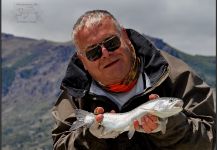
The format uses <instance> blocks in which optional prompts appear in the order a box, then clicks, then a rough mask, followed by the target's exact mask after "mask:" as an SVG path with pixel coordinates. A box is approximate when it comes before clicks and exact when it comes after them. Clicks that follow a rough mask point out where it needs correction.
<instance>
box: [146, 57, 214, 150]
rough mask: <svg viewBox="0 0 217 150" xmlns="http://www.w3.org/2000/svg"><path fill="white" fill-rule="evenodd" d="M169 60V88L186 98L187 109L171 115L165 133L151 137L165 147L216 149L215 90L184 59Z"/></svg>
mask: <svg viewBox="0 0 217 150" xmlns="http://www.w3.org/2000/svg"><path fill="white" fill-rule="evenodd" d="M168 57H172V56H168ZM168 59H169V61H170V60H171V59H172V60H173V63H172V65H171V67H170V68H171V73H170V77H169V78H170V80H171V82H172V86H173V87H172V88H171V89H170V90H171V92H172V96H174V97H179V98H181V99H183V101H184V111H183V112H181V113H179V114H178V115H176V116H172V117H169V118H168V123H167V131H166V134H164V135H163V134H161V133H155V134H151V135H150V138H151V139H152V141H153V142H154V143H155V144H156V145H158V146H159V147H161V148H162V149H163V148H165V149H167V148H169V149H171V148H172V149H176V150H185V149H186V150H190V149H191V150H198V149H201V150H211V149H214V147H215V141H216V129H215V127H216V122H215V117H216V114H215V111H214V100H213V91H212V89H211V88H210V87H209V86H208V85H207V84H206V83H205V82H203V81H202V80H201V79H200V78H199V77H198V76H197V75H196V74H195V73H194V72H193V71H191V69H190V68H189V67H188V66H187V65H186V64H185V63H184V62H182V61H181V60H174V58H168ZM175 66H179V67H175ZM173 68H176V69H173Z"/></svg>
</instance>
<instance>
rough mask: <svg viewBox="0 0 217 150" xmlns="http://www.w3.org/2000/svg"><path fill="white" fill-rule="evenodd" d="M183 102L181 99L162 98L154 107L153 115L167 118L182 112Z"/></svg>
mask: <svg viewBox="0 0 217 150" xmlns="http://www.w3.org/2000/svg"><path fill="white" fill-rule="evenodd" d="M182 107H183V101H182V100H181V99H179V98H173V97H164V98H160V99H159V100H158V101H157V102H156V104H155V105H154V107H153V114H154V115H156V116H158V117H160V118H166V117H169V116H172V115H175V114H177V113H179V112H180V111H182V109H183V108H182Z"/></svg>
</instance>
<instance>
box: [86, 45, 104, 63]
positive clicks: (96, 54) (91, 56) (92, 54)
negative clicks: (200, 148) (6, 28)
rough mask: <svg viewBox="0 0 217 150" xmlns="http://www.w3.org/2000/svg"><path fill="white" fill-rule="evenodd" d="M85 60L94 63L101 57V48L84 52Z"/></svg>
mask: <svg viewBox="0 0 217 150" xmlns="http://www.w3.org/2000/svg"><path fill="white" fill-rule="evenodd" d="M86 56H87V59H88V60H90V61H95V60H97V59H99V58H100V57H101V56H102V50H101V46H99V45H98V46H97V47H94V48H93V49H91V50H89V51H87V52H86Z"/></svg>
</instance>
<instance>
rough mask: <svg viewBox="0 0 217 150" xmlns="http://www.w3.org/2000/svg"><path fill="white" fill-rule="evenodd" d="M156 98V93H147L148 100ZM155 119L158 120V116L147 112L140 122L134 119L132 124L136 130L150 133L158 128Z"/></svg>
mask: <svg viewBox="0 0 217 150" xmlns="http://www.w3.org/2000/svg"><path fill="white" fill-rule="evenodd" d="M157 98H159V96H158V95H157V94H151V95H149V100H155V99H157ZM157 121H158V117H156V116H153V115H151V114H148V115H145V116H143V117H142V118H141V120H140V122H139V121H138V120H134V122H133V125H134V128H135V129H136V131H139V132H145V133H151V132H152V131H154V130H155V129H157V128H158V123H157ZM140 123H141V124H140Z"/></svg>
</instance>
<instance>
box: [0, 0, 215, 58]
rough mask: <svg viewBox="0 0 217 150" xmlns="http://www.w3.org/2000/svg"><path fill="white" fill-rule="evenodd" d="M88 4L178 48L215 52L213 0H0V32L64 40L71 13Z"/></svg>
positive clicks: (81, 10)
mask: <svg viewBox="0 0 217 150" xmlns="http://www.w3.org/2000/svg"><path fill="white" fill-rule="evenodd" d="M92 9H106V10H108V11H110V12H111V13H112V14H113V15H114V16H115V17H116V18H117V19H118V20H119V22H120V24H121V25H123V26H124V27H127V28H133V29H135V30H137V31H139V32H141V33H144V34H146V35H149V36H152V37H157V38H162V39H163V40H164V41H165V42H166V43H168V44H170V45H171V46H173V47H175V48H177V49H179V50H181V51H183V52H186V53H189V54H201V55H216V52H215V51H216V43H215V41H216V34H215V33H216V13H215V12H216V1H215V0H2V32H5V33H12V34H14V35H16V36H25V37H31V38H36V39H47V40H52V41H60V42H66V41H69V40H71V31H72V26H73V24H74V23H75V21H76V19H77V18H78V17H79V16H80V15H81V14H83V13H84V12H85V11H87V10H92Z"/></svg>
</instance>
